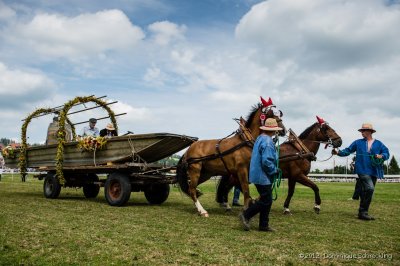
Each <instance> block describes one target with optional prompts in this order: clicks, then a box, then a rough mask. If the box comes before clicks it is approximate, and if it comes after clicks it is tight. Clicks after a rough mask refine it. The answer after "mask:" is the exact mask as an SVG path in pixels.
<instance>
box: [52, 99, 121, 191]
mask: <svg viewBox="0 0 400 266" xmlns="http://www.w3.org/2000/svg"><path fill="white" fill-rule="evenodd" d="M87 102H94V103H96V104H98V105H100V106H101V107H103V108H104V109H105V110H106V111H107V112H108V115H109V116H110V119H111V122H112V123H113V125H114V128H115V131H116V132H118V127H117V120H116V119H115V113H114V112H113V111H112V110H111V109H110V107H108V106H107V103H106V102H105V101H103V100H101V99H97V98H96V97H94V96H87V97H76V98H75V99H73V100H71V101H69V102H67V103H66V104H65V105H64V108H63V109H62V110H61V112H60V117H59V129H58V133H57V140H58V147H57V155H56V174H57V177H58V180H59V181H60V184H61V185H65V178H64V173H63V163H64V146H65V122H66V121H67V123H68V121H69V120H68V118H67V114H68V111H69V110H70V109H71V108H72V107H73V106H74V105H76V104H79V103H87ZM69 124H70V125H72V123H69ZM72 132H73V136H74V138H76V134H75V128H74V127H72Z"/></svg>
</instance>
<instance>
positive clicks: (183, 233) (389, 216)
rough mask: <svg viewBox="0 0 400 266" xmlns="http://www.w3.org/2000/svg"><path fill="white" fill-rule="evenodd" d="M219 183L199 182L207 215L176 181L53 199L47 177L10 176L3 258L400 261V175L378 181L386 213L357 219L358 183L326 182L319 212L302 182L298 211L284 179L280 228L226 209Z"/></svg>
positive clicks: (378, 206)
mask: <svg viewBox="0 0 400 266" xmlns="http://www.w3.org/2000/svg"><path fill="white" fill-rule="evenodd" d="M215 185H216V184H215V182H214V181H209V182H207V183H206V184H204V185H202V186H201V187H200V188H201V190H202V191H203V192H204V193H205V194H204V195H203V196H202V197H201V198H200V200H201V203H202V204H203V206H204V207H205V208H206V209H207V210H208V211H209V214H210V217H209V218H203V217H200V216H198V215H197V214H196V211H195V208H194V205H193V203H192V201H191V199H189V198H188V197H186V196H185V195H183V194H181V193H180V191H179V190H178V189H177V188H173V189H172V190H171V194H170V196H169V198H168V200H167V201H166V202H165V203H164V204H162V205H160V206H150V205H148V204H147V201H146V199H145V198H144V195H143V193H132V196H131V199H130V201H129V202H128V204H127V206H124V207H111V206H109V205H108V204H107V202H106V200H105V198H104V194H103V190H101V191H100V194H99V196H98V197H97V198H96V199H93V200H87V199H85V198H84V197H83V193H82V191H81V190H80V189H71V188H66V189H62V190H61V195H60V198H59V199H56V200H50V199H46V198H44V197H43V192H42V186H43V182H42V181H38V180H32V179H31V178H28V182H26V183H21V182H20V181H19V177H18V176H14V180H11V176H7V175H3V179H2V181H1V182H0V265H21V264H24V265H54V264H68V265H111V264H114V265H165V264H176V265H207V264H208V265H271V264H275V265H276V264H277V265H299V264H302V265H310V264H323V265H342V264H347V265H353V264H360V265H388V264H389V265H400V258H399V254H400V233H399V232H400V222H399V217H400V208H399V204H400V184H381V183H379V184H378V185H377V187H376V190H375V195H374V199H373V202H372V205H371V209H370V213H371V214H372V215H374V216H375V217H376V218H377V220H375V221H370V222H366V221H361V220H358V219H356V214H357V209H358V202H356V201H348V200H347V199H348V198H349V197H350V196H351V194H352V192H353V189H354V184H352V183H350V184H344V183H319V184H318V185H319V187H320V192H321V198H322V205H321V213H320V214H319V215H317V214H315V213H314V211H313V206H314V204H313V202H314V195H313V192H312V191H311V189H309V188H306V187H303V186H301V185H297V187H296V191H295V194H294V197H293V199H292V203H291V206H290V208H291V210H292V213H293V215H292V216H284V215H283V214H282V205H283V201H284V198H285V196H286V195H285V194H286V192H287V184H286V183H283V184H282V185H281V188H280V189H279V198H278V200H277V201H275V202H274V203H273V206H272V210H271V215H270V219H271V221H270V224H271V226H272V227H273V228H275V229H276V230H277V231H276V232H274V233H265V232H258V231H257V230H255V229H256V228H257V225H258V216H256V217H255V219H254V220H253V221H252V228H254V230H251V231H249V232H245V231H243V230H242V229H241V227H240V224H239V221H238V218H237V217H238V214H239V212H240V208H234V209H233V211H232V212H225V211H224V210H223V209H221V208H220V207H219V206H218V204H217V203H216V202H215V201H214V198H215ZM252 195H253V196H256V192H255V189H254V187H252ZM241 199H242V198H241ZM301 254H304V255H307V256H309V257H310V256H311V257H318V258H301ZM349 256H361V257H364V258H359V259H357V258H349ZM365 256H368V257H369V258H365ZM372 256H378V258H372ZM379 256H381V258H379ZM382 256H386V258H382ZM388 257H391V259H389V258H388Z"/></svg>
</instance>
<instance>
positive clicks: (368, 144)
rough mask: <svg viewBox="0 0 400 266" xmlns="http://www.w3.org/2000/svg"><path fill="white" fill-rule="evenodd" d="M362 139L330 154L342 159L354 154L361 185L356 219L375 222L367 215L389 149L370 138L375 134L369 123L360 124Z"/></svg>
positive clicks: (381, 175)
mask: <svg viewBox="0 0 400 266" xmlns="http://www.w3.org/2000/svg"><path fill="white" fill-rule="evenodd" d="M358 131H360V132H361V135H362V137H363V138H362V139H358V140H356V141H354V142H353V143H352V144H350V146H349V147H348V148H346V149H344V150H339V151H336V150H332V154H337V155H338V156H341V157H344V156H348V155H350V154H351V153H353V152H356V163H355V172H356V174H357V175H358V179H359V180H358V182H360V185H361V193H360V207H359V209H358V218H359V219H361V220H367V221H369V220H375V219H374V217H372V216H370V215H369V214H368V209H369V205H370V204H371V201H372V195H373V194H374V189H375V184H376V179H377V178H383V161H386V160H388V159H389V156H390V154H389V149H388V148H387V147H386V146H385V145H384V144H383V143H382V142H381V141H379V140H377V139H374V138H372V134H373V133H375V132H376V130H375V129H374V128H373V126H372V125H371V124H369V123H364V124H362V127H361V128H360V129H359V130H358Z"/></svg>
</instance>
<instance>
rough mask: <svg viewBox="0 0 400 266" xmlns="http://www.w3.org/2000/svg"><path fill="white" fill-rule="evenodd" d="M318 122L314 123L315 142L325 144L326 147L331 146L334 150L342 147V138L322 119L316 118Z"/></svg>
mask: <svg viewBox="0 0 400 266" xmlns="http://www.w3.org/2000/svg"><path fill="white" fill-rule="evenodd" d="M317 120H318V122H317V123H315V127H317V132H318V134H317V140H318V141H323V142H326V143H327V144H328V145H329V144H331V145H332V146H333V147H334V148H338V147H340V146H342V138H341V137H340V136H339V135H338V134H337V133H336V131H335V130H334V129H333V128H331V126H330V125H329V124H328V123H327V122H326V121H324V119H322V118H320V117H319V116H317Z"/></svg>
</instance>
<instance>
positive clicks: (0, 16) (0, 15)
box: [0, 1, 16, 21]
mask: <svg viewBox="0 0 400 266" xmlns="http://www.w3.org/2000/svg"><path fill="white" fill-rule="evenodd" d="M15 15H16V12H15V11H14V10H13V9H12V8H10V7H8V6H6V5H5V4H4V3H3V2H2V1H0V21H1V20H4V21H6V20H9V19H12V18H14V17H15Z"/></svg>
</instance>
